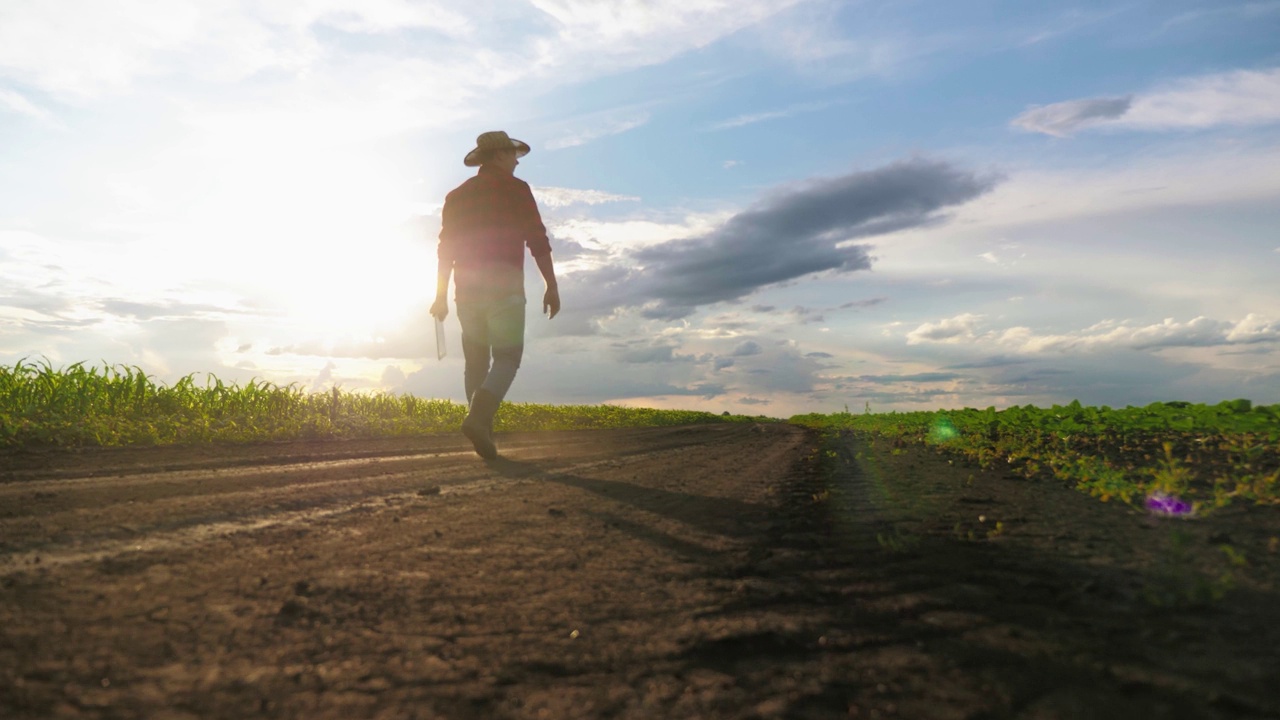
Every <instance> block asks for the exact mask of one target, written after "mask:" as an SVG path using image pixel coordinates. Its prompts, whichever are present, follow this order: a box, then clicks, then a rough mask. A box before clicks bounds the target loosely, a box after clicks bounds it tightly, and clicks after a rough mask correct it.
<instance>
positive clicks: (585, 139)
mask: <svg viewBox="0 0 1280 720" xmlns="http://www.w3.org/2000/svg"><path fill="white" fill-rule="evenodd" d="M647 122H649V113H639V114H635V115H630V116H627V117H622V118H618V119H613V120H606V121H604V122H602V123H600V124H596V125H592V126H590V127H584V128H580V129H578V130H574V131H571V132H570V133H568V134H567V135H562V136H560V137H557V138H555V139H552V140H549V141H547V149H548V150H562V149H564V148H569V147H577V146H579V145H586V144H587V143H589V142H591V141H592V140H599V139H600V138H602V137H608V136H610V135H621V134H622V133H624V132H626V131H628V130H634V129H636V128H638V127H640V126H641V125H644V124H645V123H647Z"/></svg>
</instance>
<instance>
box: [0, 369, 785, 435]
mask: <svg viewBox="0 0 1280 720" xmlns="http://www.w3.org/2000/svg"><path fill="white" fill-rule="evenodd" d="M466 412H467V408H466V406H465V405H461V404H458V403H453V402H450V401H448V400H436V399H426V398H419V397H415V396H413V395H393V394H388V393H353V392H348V391H343V390H342V389H341V388H337V387H334V388H332V389H331V390H329V391H326V392H322V393H308V392H304V391H303V390H302V389H301V388H300V387H298V386H297V385H294V384H291V385H276V384H273V383H269V382H263V381H260V380H251V381H249V382H248V383H245V384H244V385H239V384H227V383H224V382H223V381H222V380H220V379H218V378H216V377H214V376H212V375H204V376H202V379H199V378H198V376H197V375H194V374H193V375H187V376H185V377H183V378H180V379H179V380H178V381H177V382H175V383H173V384H171V385H166V384H163V383H160V382H157V381H155V380H154V379H153V378H152V377H151V376H149V375H147V374H146V373H145V372H144V371H143V370H142V369H140V368H137V367H128V366H123V365H114V366H112V365H106V364H104V365H102V366H101V367H89V366H86V365H85V364H83V363H75V364H73V365H70V366H67V367H65V368H54V367H53V366H52V364H51V363H50V362H49V361H48V360H44V361H42V362H38V363H37V362H28V361H26V360H23V361H20V362H18V363H16V364H14V365H13V366H0V448H3V447H8V448H15V447H28V448H30V447H50V446H57V447H79V446H91V445H170V444H192V443H208V442H258V441H265V440H294V439H320V438H335V439H336V438H369V437H393V436H403V435H419V434H425V433H433V432H443V431H452V430H455V429H456V428H457V427H458V425H459V424H460V423H461V422H462V418H463V417H464V416H465V415H466ZM768 420H769V419H768V418H760V417H755V418H749V417H745V416H728V417H725V416H722V415H715V414H712V413H708V412H695V411H685V410H653V409H648V408H625V407H617V406H612V405H595V406H587V405H539V404H533V403H506V404H504V405H503V406H502V408H501V410H499V412H498V415H497V417H496V418H495V429H497V430H498V431H522V430H574V429H590V428H612V427H640V426H655V425H658V426H662V425H686V424H692V423H706V422H726V421H735V422H761V421H768Z"/></svg>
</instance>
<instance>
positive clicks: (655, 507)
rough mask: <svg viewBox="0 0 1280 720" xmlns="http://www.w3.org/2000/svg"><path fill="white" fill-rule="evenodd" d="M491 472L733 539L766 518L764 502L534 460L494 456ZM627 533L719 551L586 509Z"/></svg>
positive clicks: (681, 548)
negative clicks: (575, 492) (547, 466)
mask: <svg viewBox="0 0 1280 720" xmlns="http://www.w3.org/2000/svg"><path fill="white" fill-rule="evenodd" d="M486 465H488V466H489V468H490V469H492V470H493V471H494V472H497V473H498V474H500V475H502V476H503V477H509V478H513V479H524V480H537V481H541V482H548V483H556V484H558V485H563V486H565V487H571V488H577V489H579V490H585V491H587V492H589V493H592V494H594V495H596V496H599V497H601V498H606V499H608V500H612V501H614V502H616V503H619V504H622V505H628V506H630V507H632V508H635V509H637V510H641V511H643V512H645V513H650V514H653V515H656V516H659V517H661V518H666V519H668V520H675V521H676V522H679V523H682V524H684V525H687V526H689V527H690V528H692V529H694V530H695V531H697V532H700V533H704V534H712V535H719V536H721V537H724V538H729V539H733V540H753V539H756V538H759V537H760V536H761V534H762V532H763V530H764V528H765V527H767V526H768V524H769V522H770V508H769V507H768V506H766V505H758V504H754V503H749V502H744V501H742V500H735V499H732V498H722V497H714V496H709V495H699V494H696V493H690V492H681V491H678V490H667V489H663V488H655V487H647V486H644V485H636V484H633V483H628V482H622V481H619V480H603V479H599V478H587V477H582V476H580V475H574V474H571V473H564V472H556V471H554V470H546V469H543V468H541V467H539V466H537V465H536V464H534V463H530V462H523V461H520V460H512V459H510V458H504V457H501V456H499V457H498V458H495V459H493V460H488V461H486ZM586 514H587V515H588V516H590V517H593V518H595V519H597V520H601V521H603V522H605V523H606V524H608V525H610V526H611V527H614V528H616V529H618V530H621V531H623V532H626V533H627V534H629V535H632V536H635V537H637V538H640V539H643V540H646V541H648V542H652V543H654V544H657V545H659V546H662V547H664V548H667V549H669V550H673V551H675V552H678V553H680V554H681V555H686V556H692V557H695V558H697V559H709V556H712V555H718V554H719V553H718V552H716V551H712V550H709V549H708V548H705V547H703V546H701V545H698V544H696V543H693V542H690V541H688V540H683V539H680V538H677V537H675V536H673V535H671V534H670V533H667V532H663V531H662V530H659V529H657V528H656V527H653V526H651V525H649V524H646V523H643V522H642V521H641V522H638V521H637V520H635V519H631V518H627V517H623V516H621V515H619V514H616V513H611V512H608V511H607V510H606V511H603V512H594V511H589V512H587V513H586Z"/></svg>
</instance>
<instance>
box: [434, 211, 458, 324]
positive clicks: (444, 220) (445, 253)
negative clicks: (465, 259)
mask: <svg viewBox="0 0 1280 720" xmlns="http://www.w3.org/2000/svg"><path fill="white" fill-rule="evenodd" d="M452 221H453V208H452V206H451V204H450V202H449V199H448V198H447V197H446V198H445V201H444V208H443V209H442V210H441V211H440V244H439V246H437V248H436V299H435V302H434V303H432V304H431V315H432V317H434V318H435V319H437V320H444V319H445V318H446V317H449V278H450V277H451V276H452V275H453V261H454V251H453V243H452V242H451V239H452V238H451V232H450V231H451V230H452V229H453V222H452Z"/></svg>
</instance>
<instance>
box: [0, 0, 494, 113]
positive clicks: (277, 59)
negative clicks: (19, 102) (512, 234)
mask: <svg viewBox="0 0 1280 720" xmlns="http://www.w3.org/2000/svg"><path fill="white" fill-rule="evenodd" d="M316 26H327V27H330V28H334V29H337V30H341V31H344V32H348V33H364V34H371V33H389V32H394V31H398V30H404V29H418V30H423V29H425V30H432V31H436V32H440V33H442V34H445V35H449V36H465V35H467V34H468V33H469V32H470V31H471V28H472V25H471V22H470V21H469V20H468V19H467V18H466V17H464V16H463V15H461V14H459V13H458V12H455V11H453V10H449V9H447V8H445V7H443V6H442V5H441V4H440V3H431V2H428V3H421V2H417V3H415V2H409V1H408V0H303V1H302V2H291V3H287V4H262V3H259V4H242V3H238V2H231V1H230V0H170V1H169V2H163V3H155V2H144V1H143V0H124V1H122V2H113V3H110V4H106V3H99V2H93V1H92V0H49V1H47V2H40V3H6V4H5V5H4V6H2V7H0V74H3V75H7V76H9V77H13V78H16V79H18V80H19V81H21V82H25V83H29V84H31V85H34V86H36V87H39V88H42V89H43V90H45V91H47V92H50V93H53V94H56V95H60V96H68V97H74V98H79V99H86V98H92V97H96V96H99V95H102V94H104V93H109V92H114V91H119V90H123V89H125V88H127V87H128V86H130V85H131V84H132V83H133V82H134V81H135V80H137V79H139V78H144V77H151V76H162V75H171V74H190V75H194V76H196V77H202V78H214V79H222V80H235V79H240V78H243V77H247V76H249V75H251V74H253V73H255V72H258V71H260V70H263V69H267V68H282V69H286V70H291V71H303V70H305V69H306V68H308V67H309V66H311V65H313V64H315V63H316V62H319V61H321V60H322V59H323V56H324V52H323V49H322V48H321V46H320V44H319V42H318V41H317V40H316V38H315V36H314V35H313V33H312V30H313V28H314V27H316Z"/></svg>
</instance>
